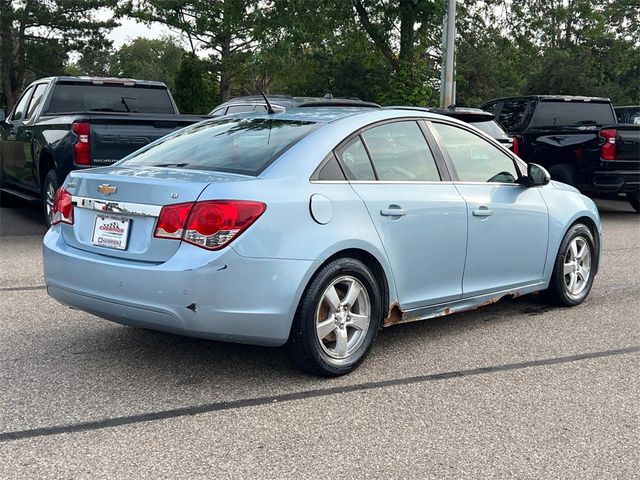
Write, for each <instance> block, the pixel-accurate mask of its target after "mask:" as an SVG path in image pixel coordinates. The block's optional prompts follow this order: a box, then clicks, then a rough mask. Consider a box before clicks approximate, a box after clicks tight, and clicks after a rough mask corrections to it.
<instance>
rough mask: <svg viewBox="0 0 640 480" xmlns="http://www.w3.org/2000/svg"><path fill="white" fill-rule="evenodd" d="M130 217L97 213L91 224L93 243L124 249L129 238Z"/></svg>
mask: <svg viewBox="0 0 640 480" xmlns="http://www.w3.org/2000/svg"><path fill="white" fill-rule="evenodd" d="M130 225H131V219H130V218H114V217H103V216H102V215H98V216H97V217H96V223H95V224H94V226H93V237H92V238H91V242H92V243H93V244H94V245H98V246H100V247H107V248H115V249H117V250H126V248H127V241H128V239H129V226H130Z"/></svg>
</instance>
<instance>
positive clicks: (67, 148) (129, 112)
mask: <svg viewBox="0 0 640 480" xmlns="http://www.w3.org/2000/svg"><path fill="white" fill-rule="evenodd" d="M204 118H206V117H199V116H195V115H180V114H179V112H178V108H177V107H176V104H175V102H174V101H173V98H172V97H171V93H170V92H169V90H168V89H167V87H166V85H165V84H164V83H161V82H150V81H141V80H130V79H118V78H88V77H51V78H43V79H40V80H37V81H35V82H33V83H32V84H31V85H29V86H28V87H27V88H26V90H25V91H24V93H23V94H22V96H21V97H20V99H19V100H18V103H17V104H16V106H15V107H14V108H13V110H12V112H11V113H10V114H9V116H8V117H6V118H5V114H4V112H0V191H1V193H2V196H3V198H7V196H9V195H10V196H14V197H20V198H22V199H24V200H30V201H40V202H42V204H43V210H44V215H45V221H46V222H47V224H49V223H50V218H51V214H52V208H53V197H54V194H55V191H56V190H57V188H58V185H60V184H61V183H62V182H63V181H64V179H65V177H66V176H67V174H68V173H69V172H70V171H71V170H74V169H80V168H90V167H97V166H104V165H110V164H112V163H114V162H116V161H118V160H120V159H122V158H123V157H125V156H126V155H128V154H129V153H131V152H133V151H135V150H137V149H138V148H140V147H142V146H144V145H146V144H148V143H150V142H152V141H154V140H156V139H158V138H160V137H162V136H164V135H167V134H168V133H171V132H173V131H174V130H177V129H180V128H182V127H186V126H188V125H191V124H193V123H196V122H199V121H201V120H203V119H204Z"/></svg>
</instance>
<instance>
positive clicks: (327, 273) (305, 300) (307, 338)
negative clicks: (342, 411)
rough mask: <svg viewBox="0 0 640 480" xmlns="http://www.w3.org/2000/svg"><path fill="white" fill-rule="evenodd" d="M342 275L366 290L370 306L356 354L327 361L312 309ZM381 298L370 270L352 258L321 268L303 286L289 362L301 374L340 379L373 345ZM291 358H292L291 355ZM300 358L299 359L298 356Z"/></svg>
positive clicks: (292, 332)
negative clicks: (301, 369) (352, 278)
mask: <svg viewBox="0 0 640 480" xmlns="http://www.w3.org/2000/svg"><path fill="white" fill-rule="evenodd" d="M343 275H351V276H353V277H355V278H357V279H358V280H359V281H360V282H361V283H362V285H363V286H364V287H365V288H366V290H367V293H368V295H369V301H370V304H371V320H370V324H369V330H368V331H367V335H366V337H365V340H364V342H363V344H362V345H361V346H360V348H359V349H358V351H357V352H355V353H354V354H353V355H351V356H349V357H348V358H346V359H343V360H337V359H334V358H332V357H330V356H329V355H328V354H327V353H326V352H325V351H324V350H323V349H322V347H321V346H320V340H318V338H317V335H316V325H315V323H316V319H315V313H316V307H317V303H318V301H319V299H320V297H321V296H322V295H323V294H324V291H325V290H326V288H327V287H328V286H329V284H330V283H331V282H332V281H333V280H335V279H336V278H338V277H340V276H343ZM382 309H383V306H382V295H381V292H380V288H379V285H378V282H377V281H376V278H375V276H374V275H373V274H372V272H371V271H370V269H369V268H368V267H367V266H366V265H365V264H364V263H363V262H361V261H360V260H358V259H355V258H339V259H336V260H332V261H331V262H329V263H328V264H327V265H325V266H324V267H322V269H320V270H319V271H318V272H317V273H316V275H315V276H314V278H313V279H312V281H311V282H310V283H309V285H308V286H307V289H306V290H305V293H304V294H303V297H302V300H301V301H300V304H299V306H298V310H297V312H296V317H295V319H294V322H293V326H292V329H291V335H290V338H289V343H288V347H289V348H288V350H289V352H290V357H292V360H293V361H294V362H295V363H296V364H298V366H300V367H301V368H303V370H306V371H308V372H310V373H314V374H317V375H322V376H329V377H334V376H340V375H344V374H346V373H349V372H351V371H353V370H354V369H355V368H357V367H358V365H360V364H361V363H362V362H363V361H364V359H365V357H366V356H367V353H368V352H369V350H370V349H371V346H372V345H373V341H374V340H375V338H376V336H377V334H378V330H379V329H380V325H381V322H382ZM291 354H293V355H291ZM301 355H302V356H303V357H304V358H300V356H301Z"/></svg>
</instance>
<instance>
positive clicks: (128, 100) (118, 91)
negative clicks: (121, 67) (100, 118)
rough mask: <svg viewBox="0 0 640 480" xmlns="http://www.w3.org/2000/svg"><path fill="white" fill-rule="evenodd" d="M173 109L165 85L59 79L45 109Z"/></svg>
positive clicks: (66, 110) (131, 110) (171, 112)
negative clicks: (76, 81) (63, 81)
mask: <svg viewBox="0 0 640 480" xmlns="http://www.w3.org/2000/svg"><path fill="white" fill-rule="evenodd" d="M89 111H96V112H125V113H126V112H136V113H164V114H174V113H176V112H175V110H174V108H173V104H172V103H171V99H170V98H169V92H168V90H167V89H166V88H149V87H140V86H138V87H134V86H125V85H96V84H93V83H83V84H73V83H59V84H57V85H56V86H55V90H54V91H53V96H52V98H51V103H50V104H49V108H48V110H47V112H48V113H67V112H69V113H72V112H89Z"/></svg>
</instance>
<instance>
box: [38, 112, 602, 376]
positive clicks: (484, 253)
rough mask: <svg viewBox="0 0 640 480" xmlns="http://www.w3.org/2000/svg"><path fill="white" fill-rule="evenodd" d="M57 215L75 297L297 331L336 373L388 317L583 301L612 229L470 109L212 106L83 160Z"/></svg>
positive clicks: (83, 304)
mask: <svg viewBox="0 0 640 480" xmlns="http://www.w3.org/2000/svg"><path fill="white" fill-rule="evenodd" d="M54 223H55V224H54V225H53V226H52V227H51V229H50V230H49V231H48V232H47V234H46V236H45V239H44V271H45V280H46V285H47V289H48V292H49V295H51V296H52V297H54V298H55V299H57V300H58V301H60V302H61V303H63V304H66V305H70V306H72V307H74V308H78V309H81V310H84V311H86V312H89V313H92V314H94V315H97V316H99V317H102V318H106V319H108V320H112V321H115V322H119V323H123V324H125V325H132V326H138V327H145V328H152V329H158V330H165V331H169V332H175V333H179V334H186V335H192V336H196V337H205V338H211V339H217V340H224V341H230V342H244V343H254V344H260V345H271V346H278V345H283V344H286V348H287V351H288V353H289V355H290V357H291V359H292V360H293V361H294V362H295V363H296V364H297V365H298V366H299V367H301V368H302V369H304V370H306V371H308V372H312V373H314V374H319V375H325V376H336V375H342V374H345V373H348V372H350V371H352V370H353V369H354V368H356V367H357V366H358V365H359V364H360V363H361V362H362V361H363V360H364V358H365V356H366V355H367V353H368V351H369V350H370V348H371V345H372V343H373V341H374V339H375V337H376V334H377V332H378V330H379V329H380V328H381V327H384V326H390V325H394V324H396V323H401V322H409V321H414V320H423V319H427V318H432V317H437V316H440V315H447V314H451V313H454V312H459V311H463V310H469V309H473V308H476V307H479V306H481V305H485V304H488V303H492V302H495V301H497V300H499V299H500V298H502V297H505V296H511V297H515V296H518V295H523V294H527V293H532V292H536V291H545V292H546V294H547V296H548V298H549V299H550V300H552V301H553V302H555V303H556V304H559V305H563V306H572V305H577V304H579V303H581V302H582V301H583V300H584V299H585V298H586V297H587V295H588V294H589V291H590V289H591V285H592V283H593V280H594V276H595V274H596V272H597V269H598V262H599V259H600V255H601V245H602V228H601V225H600V218H599V216H598V211H597V209H596V207H595V205H594V204H593V202H592V201H591V200H590V199H588V198H587V197H585V196H583V195H581V194H580V193H579V192H578V191H577V190H575V189H574V188H572V187H569V186H567V185H564V184H561V183H557V182H550V180H549V175H548V173H547V172H546V171H545V170H544V169H543V168H542V167H539V166H537V165H534V164H530V165H528V166H527V165H526V164H525V163H524V162H522V160H520V159H519V158H518V157H516V156H514V154H513V153H512V152H510V151H509V150H507V149H505V148H504V147H502V146H501V145H500V144H499V143H497V142H496V141H494V140H493V139H491V138H490V137H488V136H486V135H485V134H483V133H482V132H480V131H479V130H477V129H475V128H473V127H471V126H469V125H467V124H464V123H462V122H459V121H456V120H454V119H451V118H447V117H442V116H439V115H435V114H431V113H427V112H419V111H415V110H413V111H412V110H406V111H403V110H402V109H392V110H387V109H384V110H381V109H362V108H360V109H358V108H341V109H329V108H318V109H299V110H289V111H288V112H286V113H276V114H267V113H264V114H249V115H239V116H231V117H225V118H224V119H217V120H215V119H214V120H208V121H205V122H202V123H199V124H197V125H194V126H191V127H188V128H186V129H183V130H181V131H179V132H176V133H174V134H172V135H170V136H168V137H165V138H163V139H161V140H159V141H157V142H155V143H153V144H151V145H148V146H147V147H145V148H142V149H141V150H138V151H137V152H135V153H133V154H131V155H130V156H128V157H127V158H125V159H123V160H122V161H120V162H118V163H117V164H115V165H113V166H111V167H104V168H96V169H91V170H84V171H74V172H72V173H71V174H70V175H69V177H68V178H67V179H66V181H65V182H64V185H63V186H62V187H61V188H60V190H59V191H58V192H57V195H56V202H55V213H54ZM426 340H427V339H425V341H426Z"/></svg>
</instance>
